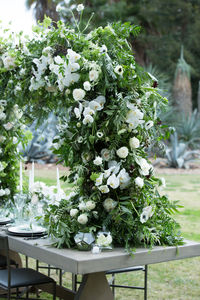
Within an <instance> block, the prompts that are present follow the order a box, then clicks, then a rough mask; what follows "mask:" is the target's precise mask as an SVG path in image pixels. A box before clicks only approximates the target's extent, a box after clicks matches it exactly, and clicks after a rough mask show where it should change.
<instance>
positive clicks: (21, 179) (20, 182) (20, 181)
mask: <svg viewBox="0 0 200 300" xmlns="http://www.w3.org/2000/svg"><path fill="white" fill-rule="evenodd" d="M22 182H23V178H22V162H21V161H20V162H19V189H20V192H22Z"/></svg>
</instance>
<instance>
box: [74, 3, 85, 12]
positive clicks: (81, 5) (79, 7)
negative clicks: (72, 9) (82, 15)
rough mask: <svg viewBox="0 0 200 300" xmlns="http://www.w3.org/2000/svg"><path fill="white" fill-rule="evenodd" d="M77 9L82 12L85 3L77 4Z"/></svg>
mask: <svg viewBox="0 0 200 300" xmlns="http://www.w3.org/2000/svg"><path fill="white" fill-rule="evenodd" d="M76 10H77V11H78V12H81V11H82V10H84V5H83V4H79V5H77V8H76Z"/></svg>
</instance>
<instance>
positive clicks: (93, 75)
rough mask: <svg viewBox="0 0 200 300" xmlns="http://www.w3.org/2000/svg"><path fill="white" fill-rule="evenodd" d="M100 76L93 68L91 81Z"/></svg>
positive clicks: (90, 73) (90, 74) (90, 75)
mask: <svg viewBox="0 0 200 300" xmlns="http://www.w3.org/2000/svg"><path fill="white" fill-rule="evenodd" d="M98 77H99V73H98V72H97V71H96V70H91V71H90V72H89V79H90V81H97V79H98Z"/></svg>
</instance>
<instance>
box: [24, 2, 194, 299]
mask: <svg viewBox="0 0 200 300" xmlns="http://www.w3.org/2000/svg"><path fill="white" fill-rule="evenodd" d="M79 3H80V1H62V2H61V1H49V0H38V1H33V0H32V1H31V0H27V6H28V7H32V8H33V9H34V11H35V14H36V19H37V20H40V21H42V20H43V18H44V15H47V16H50V17H51V18H52V20H55V21H57V20H59V18H61V19H62V20H64V21H66V22H69V23H71V22H72V20H71V15H70V11H69V8H70V7H71V6H73V5H75V4H79ZM83 4H84V5H85V6H86V7H87V8H86V10H85V13H86V15H87V14H88V16H89V15H90V14H91V13H92V12H95V16H94V17H93V20H92V22H91V25H90V26H91V29H92V28H93V27H97V26H104V25H106V24H107V23H108V22H113V21H118V20H122V21H123V22H131V23H134V24H138V25H140V26H141V33H140V35H138V37H137V38H136V39H135V38H133V41H132V46H133V53H134V55H135V58H136V61H137V62H138V63H139V64H140V65H142V66H143V67H144V68H145V70H147V71H148V72H150V73H151V74H152V75H153V76H155V77H156V78H157V80H158V87H159V88H160V89H162V93H163V94H164V95H166V96H167V97H168V99H169V104H170V106H169V110H168V112H166V113H165V114H164V115H163V116H161V119H162V121H163V123H165V124H167V125H168V126H171V127H173V128H175V131H174V133H173V134H172V137H171V139H169V140H167V141H165V144H161V145H160V148H156V149H149V157H150V158H151V157H153V156H154V154H155V153H156V156H157V159H156V161H155V163H154V164H155V168H156V172H157V174H159V176H161V177H164V178H165V179H166V188H164V189H163V193H165V192H166V193H167V194H168V195H169V197H170V199H171V200H180V204H182V205H184V208H182V209H181V210H180V213H179V214H177V215H176V216H175V218H176V219H177V220H178V222H180V224H181V227H182V232H183V236H184V237H185V238H188V239H191V240H195V241H200V237H199V224H200V189H199V182H200V167H199V141H200V117H199V112H200V92H199V80H200V55H199V53H200V52H199V49H200V40H199V30H200V18H199V17H200V4H199V1H181V0H177V1H173V0H169V1H163V0H162V1H158V0H152V1H145V0H143V1H139V0H138V1H132V0H127V1H122V0H121V1H118V0H116V1H114V0H110V1H103V0H99V1H95V0H94V1H83ZM86 19H87V18H86ZM52 120H53V121H54V122H52ZM29 130H30V131H32V134H33V140H32V141H31V142H30V143H29V145H28V147H26V149H25V151H24V158H25V161H26V163H27V169H28V168H29V164H28V163H29V162H32V161H38V162H39V163H42V164H44V163H48V165H44V166H43V167H41V164H39V165H38V168H37V166H36V180H40V181H44V182H45V183H47V184H49V185H53V184H54V183H55V177H56V175H55V174H56V171H55V166H54V165H53V164H52V163H54V162H56V157H55V156H54V155H53V153H52V152H51V150H50V148H51V144H52V140H53V137H54V136H55V135H56V116H54V115H50V116H49V120H47V121H46V122H45V123H43V124H42V126H41V127H39V128H36V125H35V123H34V124H32V125H31V127H30V128H29ZM21 150H22V149H21ZM49 163H50V164H49ZM37 169H38V171H37ZM60 170H62V167H60ZM26 172H27V171H25V173H26ZM60 172H61V173H62V171H60ZM63 189H64V190H65V191H66V193H68V192H70V191H71V189H72V187H71V186H70V185H67V184H66V183H65V184H63ZM198 264H199V258H194V259H188V260H184V261H180V262H179V261H176V262H169V263H163V264H159V265H154V266H151V267H150V268H149V299H163V300H164V299H192V300H197V299H199V285H198V276H199V268H198ZM136 277H137V275H133V274H128V275H120V276H119V280H120V282H121V283H122V282H126V283H127V282H129V283H130V282H131V281H132V279H134V280H136V281H137V280H139V279H138V278H136ZM66 278H67V279H66V280H67V282H69V278H70V277H69V274H67V275H66ZM169 286H170V289H169ZM125 293H126V294H125ZM125 293H124V291H120V290H119V291H118V293H117V298H116V299H118V300H119V299H120V300H125V299H133V297H134V299H142V295H141V293H140V292H136V293H135V294H134V293H133V291H128V290H127V291H126V292H125ZM133 294H134V296H132V295H133ZM46 297H47V298H48V296H46Z"/></svg>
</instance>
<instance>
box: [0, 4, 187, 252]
mask: <svg viewBox="0 0 200 300" xmlns="http://www.w3.org/2000/svg"><path fill="white" fill-rule="evenodd" d="M83 9H84V7H83V6H82V5H79V6H78V7H77V11H78V12H79V13H80V14H81V16H82V13H83ZM75 24H76V26H77V28H76V29H74V28H70V27H66V26H65V25H64V24H63V23H62V22H61V21H59V22H58V23H57V28H55V27H53V26H52V25H51V20H50V19H49V18H47V19H45V21H44V23H43V27H41V26H40V27H39V26H38V27H36V28H35V30H34V31H35V32H34V37H33V38H32V39H28V40H22V39H21V40H20V43H19V45H17V47H16V46H15V45H14V44H12V45H9V44H8V43H5V45H4V47H3V50H1V52H0V53H1V54H0V57H1V60H2V62H3V63H2V64H3V66H2V67H1V69H0V80H2V79H1V78H2V77H3V76H4V78H6V79H4V80H7V81H6V82H7V83H8V82H10V80H13V84H12V85H8V84H7V85H5V89H4V91H3V92H1V94H0V96H1V97H5V96H6V95H9V97H12V98H13V99H14V101H15V102H16V103H18V105H20V106H21V107H24V106H25V108H26V112H29V113H30V115H31V116H34V115H36V116H38V115H39V116H41V117H42V116H45V115H46V114H48V113H49V111H51V110H55V111H56V113H57V114H59V116H60V119H59V124H58V130H59V135H58V136H57V137H56V138H55V140H54V145H55V153H56V154H57V155H58V156H59V157H60V161H62V162H63V163H64V164H65V165H66V166H68V167H70V175H69V176H68V181H69V182H73V183H74V185H75V186H76V190H75V193H73V194H72V195H70V197H68V199H62V200H61V201H60V203H59V204H58V203H54V204H51V205H50V206H49V207H48V208H47V210H46V216H45V220H46V224H47V226H48V230H49V233H50V234H51V235H52V236H54V237H56V239H57V240H58V246H59V247H63V246H67V247H73V246H74V236H75V235H76V234H77V233H78V232H81V231H82V232H91V231H93V232H98V231H100V230H102V228H106V231H109V232H110V233H111V238H112V241H113V244H114V245H120V246H124V247H126V248H128V249H130V248H131V247H132V246H135V245H150V246H152V245H155V244H168V245H174V244H179V243H181V242H182V238H181V237H180V235H179V232H178V228H179V226H178V224H177V223H176V222H175V220H174V219H173V218H172V216H171V214H172V213H173V212H174V211H176V209H177V204H176V203H173V202H170V201H169V200H168V198H167V196H162V195H160V193H159V191H158V186H159V185H161V184H162V182H161V180H160V179H159V178H156V177H155V176H154V170H153V166H152V164H151V163H150V161H149V160H148V155H147V151H148V147H149V146H150V145H151V144H155V143H156V142H157V143H160V140H161V139H162V138H163V137H165V136H166V137H167V136H168V132H167V130H166V128H165V126H163V125H162V123H161V120H160V119H159V111H160V110H162V109H163V108H164V107H165V106H166V105H167V99H166V98H163V97H162V96H161V95H160V93H159V89H158V88H156V86H157V83H156V82H155V80H156V79H155V78H154V77H152V75H151V74H148V73H145V72H144V71H143V69H142V68H141V67H139V66H138V65H137V64H136V62H135V59H134V56H133V53H132V49H131V46H130V44H129V42H128V39H129V37H130V35H137V33H138V32H139V28H138V27H137V26H134V25H130V24H129V23H125V24H121V23H120V22H118V23H115V24H112V25H108V26H106V27H105V28H102V27H99V28H96V29H95V30H93V31H90V32H87V33H86V31H87V28H88V24H87V25H86V27H85V28H83V29H82V31H81V30H80V28H81V26H80V25H81V24H80V22H75ZM2 51H3V52H2ZM5 74H6V77H5ZM11 78H12V79H11ZM22 99H23V100H22ZM65 180H66V178H65Z"/></svg>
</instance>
